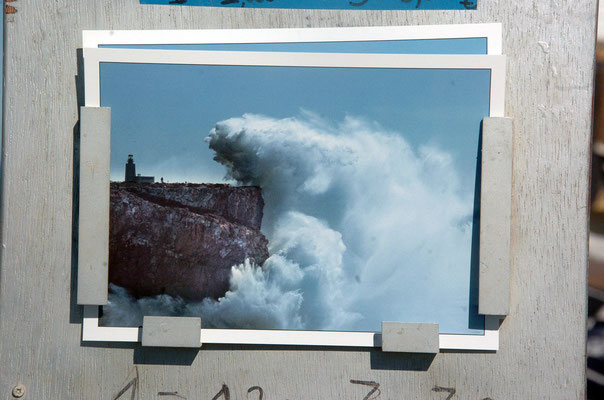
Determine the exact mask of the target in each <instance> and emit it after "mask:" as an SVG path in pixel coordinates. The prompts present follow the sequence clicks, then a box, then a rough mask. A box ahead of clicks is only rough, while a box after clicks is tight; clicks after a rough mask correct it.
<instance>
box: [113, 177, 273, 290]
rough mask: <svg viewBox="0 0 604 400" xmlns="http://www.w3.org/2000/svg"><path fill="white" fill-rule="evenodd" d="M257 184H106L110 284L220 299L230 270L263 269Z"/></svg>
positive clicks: (264, 244) (264, 246)
mask: <svg viewBox="0 0 604 400" xmlns="http://www.w3.org/2000/svg"><path fill="white" fill-rule="evenodd" d="M263 207H264V201H263V199H262V193H261V190H260V188H258V187H250V186H247V187H231V186H228V185H215V184H211V185H210V184H180V183H171V184H138V183H118V182H112V183H111V210H110V229H109V281H110V282H112V283H114V284H116V285H119V286H122V287H124V288H126V289H128V290H129V291H130V292H131V293H132V294H133V295H134V296H136V297H142V296H152V295H157V294H164V293H165V294H169V295H172V296H180V297H183V298H185V299H188V300H201V299H203V298H205V297H213V298H218V297H221V296H223V295H224V294H225V293H226V291H227V290H228V286H229V277H230V271H231V267H232V266H233V265H237V264H240V263H242V262H243V261H244V260H245V259H246V258H250V259H253V260H254V261H255V262H256V263H257V264H260V265H261V264H262V263H263V262H264V261H265V260H266V258H267V257H268V249H267V244H268V241H267V240H266V238H265V237H264V235H263V234H262V233H261V232H260V230H259V229H260V225H261V223H262V210H263Z"/></svg>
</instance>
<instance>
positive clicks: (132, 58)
mask: <svg viewBox="0 0 604 400" xmlns="http://www.w3.org/2000/svg"><path fill="white" fill-rule="evenodd" d="M102 62H114V63H151V64H187V65H191V64H198V65H248V66H292V67H294V66H295V67H300V66H302V67H304V66H307V67H326V68H329V67H339V68H400V69H405V68H433V69H489V70H491V87H490V89H491V90H490V107H489V110H490V114H489V116H490V117H503V116H504V99H505V65H506V60H505V56H490V55H417V54H413V55H406V54H331V53H278V52H247V51H246V52H241V51H236V52H224V51H219V52H215V51H201V50H186V51H183V50H139V49H136V50H135V49H112V48H86V49H84V73H85V77H86V78H85V105H86V107H100V63H102ZM80 162H81V163H85V162H86V160H80ZM108 183H109V182H98V183H97V182H95V183H94V184H108ZM106 218H109V215H108V214H107V216H106ZM484 318H485V327H484V329H485V330H484V334H482V335H480V334H479V335H474V334H439V347H440V349H441V350H482V351H496V350H498V348H499V324H500V317H498V316H489V315H485V316H484ZM403 322H408V321H403ZM82 325H83V330H82V340H83V341H103V342H139V341H140V338H141V328H139V327H102V326H99V310H98V306H96V305H87V306H84V320H83V324H82ZM201 343H216V344H256V345H292V346H343V347H380V346H381V334H380V333H379V332H334V331H297V330H243V329H202V330H201ZM201 343H200V344H201Z"/></svg>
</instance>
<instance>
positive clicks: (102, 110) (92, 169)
mask: <svg viewBox="0 0 604 400" xmlns="http://www.w3.org/2000/svg"><path fill="white" fill-rule="evenodd" d="M110 133H111V110H110V109H109V108H107V107H81V108H80V145H81V149H82V151H81V154H80V156H81V159H84V160H88V162H87V163H82V164H80V171H79V174H80V177H81V178H82V179H80V185H79V186H80V197H79V200H80V201H79V208H78V215H79V223H78V231H79V232H80V236H79V240H78V283H77V290H78V293H77V298H78V304H88V305H103V304H107V296H108V290H109V272H108V271H109V260H108V259H109V218H107V215H109V185H98V184H95V183H97V182H99V181H100V182H107V181H108V180H109V159H110V154H109V151H110V150H111V145H110V136H111V134H110ZM84 244H85V245H84Z"/></svg>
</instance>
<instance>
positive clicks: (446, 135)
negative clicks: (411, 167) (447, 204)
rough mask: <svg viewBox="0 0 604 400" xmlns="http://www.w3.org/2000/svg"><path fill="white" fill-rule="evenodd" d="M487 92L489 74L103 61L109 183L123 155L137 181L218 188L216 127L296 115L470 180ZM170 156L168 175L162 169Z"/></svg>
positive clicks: (121, 165) (116, 176) (116, 175)
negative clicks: (401, 142) (376, 131)
mask: <svg viewBox="0 0 604 400" xmlns="http://www.w3.org/2000/svg"><path fill="white" fill-rule="evenodd" d="M489 85H490V71H488V70H439V69H431V70H430V69H416V70H409V69H366V68H358V69H356V68H299V67H295V68H294V67H250V66H203V65H170V64H120V63H103V64H102V65H101V104H102V106H104V107H111V108H112V135H111V179H112V180H123V168H124V163H125V162H126V159H127V155H128V154H134V156H135V161H136V163H137V168H138V172H139V173H142V174H143V175H144V174H150V173H153V174H156V175H158V177H159V176H165V178H167V179H169V180H170V181H189V182H190V181H197V180H202V181H217V180H219V179H220V178H222V176H223V175H224V173H223V171H224V169H223V167H222V166H221V165H219V164H217V163H215V162H214V161H213V160H212V157H213V152H212V151H210V150H209V149H208V147H207V144H206V143H205V142H204V141H203V138H204V137H205V136H207V134H208V132H209V131H210V130H211V129H212V128H213V127H214V125H215V124H216V122H219V121H221V120H224V119H228V118H231V117H237V116H241V115H243V114H245V113H253V114H262V115H267V116H270V117H274V118H287V117H292V116H297V115H299V114H300V112H301V110H307V111H310V112H313V113H316V114H318V115H320V116H322V117H324V118H327V119H329V120H331V121H333V122H335V123H337V122H340V121H342V120H343V119H344V118H345V117H346V116H354V117H360V118H365V119H367V120H370V121H375V122H377V123H379V124H380V125H381V126H383V127H384V128H385V129H387V130H392V131H397V132H399V133H401V134H403V135H404V136H405V138H406V139H407V140H408V141H409V142H410V143H411V144H414V145H422V144H431V145H435V146H437V147H441V148H443V149H447V150H449V151H450V152H451V153H452V154H453V155H454V156H455V160H456V163H457V167H458V168H459V169H460V170H461V171H462V172H463V173H464V174H465V175H468V176H473V174H474V172H475V163H476V149H477V146H478V137H477V132H478V129H479V126H480V122H481V120H482V118H483V116H486V115H488V104H489ZM469 133H471V134H469ZM172 158H173V159H174V160H175V161H174V162H175V164H174V165H173V166H174V167H170V166H169V165H165V161H166V160H167V159H172ZM160 165H163V166H164V168H166V169H165V170H158V169H157V167H158V166H160ZM170 165H172V164H170ZM177 166H178V168H176V167H177ZM180 167H182V168H180ZM468 184H470V185H471V186H473V181H468Z"/></svg>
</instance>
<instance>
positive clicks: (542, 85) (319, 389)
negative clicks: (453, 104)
mask: <svg viewBox="0 0 604 400" xmlns="http://www.w3.org/2000/svg"><path fill="white" fill-rule="evenodd" d="M12 4H14V6H15V8H16V9H17V12H16V13H15V14H11V15H9V16H7V22H6V41H7V45H6V69H5V73H6V92H5V93H6V109H5V115H4V123H5V132H4V137H3V145H4V148H3V164H2V196H3V197H2V198H3V200H2V256H1V262H2V264H1V275H0V398H10V396H11V395H10V392H11V390H12V388H13V386H14V385H16V384H17V383H18V382H22V383H23V384H24V385H25V387H26V390H27V394H26V395H25V397H24V398H25V399H113V398H115V397H116V396H117V395H118V394H119V393H120V390H121V389H122V388H124V387H125V386H127V384H128V383H129V382H133V384H132V385H131V386H130V387H129V388H128V391H126V392H125V393H124V394H123V395H122V396H121V397H120V398H121V399H125V398H128V399H129V398H130V393H131V391H132V390H133V389H134V388H135V387H138V389H137V393H136V396H137V398H140V399H157V398H160V399H163V398H165V399H170V398H175V399H176V398H178V397H175V396H173V395H172V396H168V395H167V394H166V393H170V392H178V394H179V395H180V396H183V397H186V398H187V399H208V400H210V399H212V397H214V395H215V394H216V393H217V392H219V391H220V390H221V387H222V385H223V383H226V384H227V385H228V388H229V389H230V390H229V393H230V398H231V399H251V398H254V399H255V398H258V396H259V393H260V391H259V390H258V389H253V390H251V392H250V393H249V394H248V393H247V390H248V388H250V387H252V386H256V385H257V386H261V387H262V389H263V391H264V394H265V396H264V397H265V398H266V399H292V400H293V399H359V400H360V399H363V398H364V397H365V395H366V394H367V393H368V392H369V391H370V390H372V386H371V385H370V384H362V383H359V382H357V381H375V382H378V383H379V384H380V387H379V389H380V390H381V395H380V397H379V398H382V399H445V398H447V396H448V395H449V393H451V390H448V389H447V390H445V389H442V388H455V391H456V394H455V397H454V398H459V399H484V398H487V397H488V398H491V399H494V400H499V399H533V398H535V399H546V398H547V399H576V398H582V397H583V395H584V353H585V333H584V329H585V298H586V264H587V231H588V224H587V209H588V206H587V204H588V173H589V162H588V160H589V155H590V118H591V117H590V115H591V114H590V112H591V100H592V78H593V57H594V54H593V53H594V43H595V14H596V2H595V1H588V0H575V1H570V0H562V1H556V2H552V1H547V2H546V1H540V2H537V1H531V0H507V1H499V2H495V1H489V0H481V2H480V5H479V9H478V11H454V12H451V11H407V12H405V11H393V12H388V11H318V10H315V11H292V10H259V9H225V8H221V9H219V8H217V9H210V8H198V7H165V6H163V7H162V6H140V5H139V4H138V0H94V1H93V0H86V1H82V0H54V1H44V0H37V1H18V2H15V3H12ZM466 22H503V28H504V42H503V43H504V46H503V48H504V52H505V53H506V54H507V55H508V74H507V101H506V107H507V114H508V116H510V117H513V118H515V127H516V136H515V143H514V150H515V154H516V155H515V159H514V198H513V203H512V207H513V221H512V247H513V254H512V286H511V307H510V308H511V311H510V315H509V316H508V317H507V318H506V320H505V321H504V323H503V326H502V328H501V350H500V351H498V352H497V353H496V354H493V353H489V354H472V353H441V354H437V355H436V357H435V358H434V359H432V358H430V357H428V356H424V355H400V354H385V353H381V352H380V351H379V350H375V351H369V350H364V351H357V350H341V349H329V350H327V351H326V350H324V349H303V350H301V349H293V348H270V347H254V348H252V347H238V346H204V348H203V350H201V351H200V352H198V353H197V352H196V351H195V350H170V349H168V350H165V349H164V350H161V349H143V348H141V347H140V346H130V345H123V346H120V345H107V346H92V345H83V344H82V343H81V342H80V329H81V326H80V320H81V310H80V308H79V307H78V306H76V304H75V302H76V298H75V291H74V288H73V287H72V282H73V281H74V279H75V276H76V274H75V271H74V269H73V265H74V264H75V261H76V260H75V258H74V254H77V252H74V251H73V250H72V236H73V232H72V219H74V217H77V215H73V213H72V201H73V191H74V185H73V177H72V174H73V170H74V162H73V160H74V134H76V135H77V121H78V100H79V99H78V98H77V96H76V93H77V92H76V79H75V75H76V74H77V51H76V49H77V48H78V47H79V46H81V30H82V29H160V28H161V29H174V28H178V29H185V28H195V29H200V28H267V27H310V26H313V27H318V26H364V25H397V24H399V25H404V24H444V23H466ZM80 100H81V99H80ZM80 104H81V103H80ZM161 364H167V365H161ZM189 364H190V365H189ZM135 365H137V369H136V371H135V370H134V366H135ZM136 373H137V374H138V380H136V381H133V379H134V377H135V376H136ZM351 380H353V381H354V382H353V383H351ZM438 388H441V389H438ZM160 392H161V393H163V394H161V393H160ZM375 394H377V391H376V392H374V394H373V395H375ZM223 398H226V397H225V396H223Z"/></svg>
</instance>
